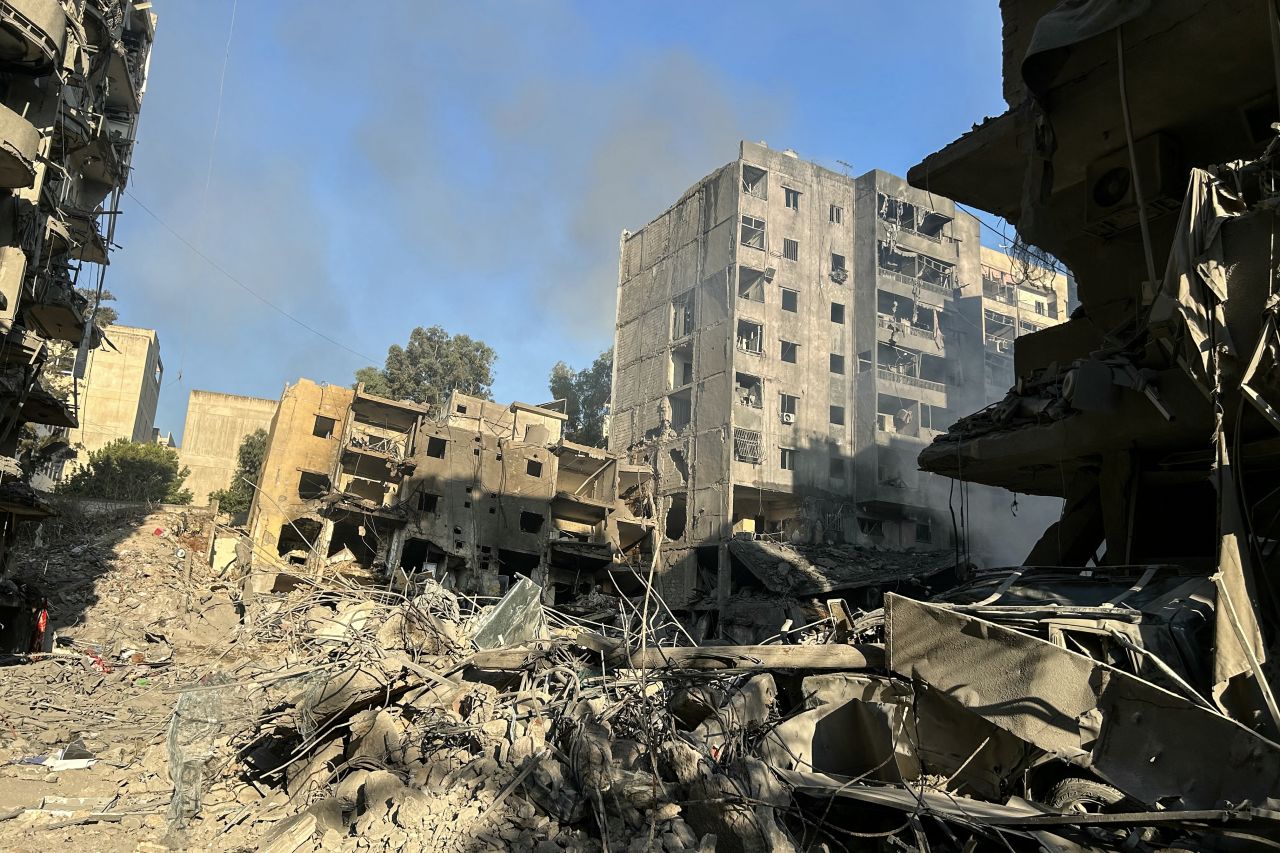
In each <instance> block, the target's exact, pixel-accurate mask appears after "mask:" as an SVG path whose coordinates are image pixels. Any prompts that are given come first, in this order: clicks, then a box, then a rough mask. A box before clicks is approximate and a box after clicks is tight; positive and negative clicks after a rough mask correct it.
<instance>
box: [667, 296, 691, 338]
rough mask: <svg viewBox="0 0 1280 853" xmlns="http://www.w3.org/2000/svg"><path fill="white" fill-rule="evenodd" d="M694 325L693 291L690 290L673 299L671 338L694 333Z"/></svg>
mask: <svg viewBox="0 0 1280 853" xmlns="http://www.w3.org/2000/svg"><path fill="white" fill-rule="evenodd" d="M693 326H694V323H693V291H692V290H690V291H688V292H686V293H682V294H680V295H679V296H677V297H676V298H675V299H673V300H671V339H672V340H677V339H679V338H683V337H686V336H688V335H691V334H693Z"/></svg>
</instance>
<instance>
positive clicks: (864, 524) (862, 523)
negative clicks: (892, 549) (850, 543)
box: [858, 518, 884, 536]
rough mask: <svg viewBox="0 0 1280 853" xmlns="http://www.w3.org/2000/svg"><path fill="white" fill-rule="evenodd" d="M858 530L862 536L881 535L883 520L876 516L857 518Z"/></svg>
mask: <svg viewBox="0 0 1280 853" xmlns="http://www.w3.org/2000/svg"><path fill="white" fill-rule="evenodd" d="M858 530H859V532H861V533H862V534H863V535H864V536H883V535H884V522H883V521H881V520H880V519H878V518H859V519H858Z"/></svg>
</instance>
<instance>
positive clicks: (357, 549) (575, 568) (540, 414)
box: [248, 379, 652, 595]
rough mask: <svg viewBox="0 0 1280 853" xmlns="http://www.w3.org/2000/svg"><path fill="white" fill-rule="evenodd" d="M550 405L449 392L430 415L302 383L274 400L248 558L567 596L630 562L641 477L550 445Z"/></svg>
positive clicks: (359, 392)
mask: <svg viewBox="0 0 1280 853" xmlns="http://www.w3.org/2000/svg"><path fill="white" fill-rule="evenodd" d="M565 420H566V415H565V414H564V412H563V411H561V410H558V409H556V408H554V407H552V406H551V405H546V406H534V405H529V404H526V403H511V404H510V405H500V404H497V403H494V402H492V401H489V400H484V399H481V398H479V397H474V396H469V395H466V394H462V393H460V392H454V393H452V394H451V395H450V397H449V399H448V402H447V404H446V406H445V407H444V408H443V410H441V411H439V412H432V411H431V410H429V409H428V408H426V407H424V406H421V405H418V404H415V403H411V402H407V401H396V400H390V399H387V398H384V397H379V396H376V395H373V394H370V393H368V392H367V391H365V390H364V388H363V386H357V387H356V388H355V389H354V390H353V389H350V388H344V387H339V386H333V385H319V384H316V383H314V382H311V381H309V380H305V379H304V380H301V381H299V382H298V383H296V384H294V385H291V386H289V387H287V388H285V390H284V393H283V395H282V396H281V399H280V404H279V406H278V408H277V410H276V415H275V418H274V419H273V420H272V423H271V430H270V438H269V442H268V449H267V454H266V459H265V462H264V464H263V469H262V473H261V475H260V477H259V484H258V485H259V488H258V490H257V493H256V496H255V498H254V502H253V506H252V508H251V510H250V514H249V521H248V529H249V535H250V538H251V539H252V540H253V543H254V546H255V548H256V549H257V550H258V552H259V553H262V554H264V555H268V556H269V557H273V558H278V559H279V560H280V561H283V562H285V563H297V564H303V565H306V566H309V567H311V568H323V567H324V566H326V565H329V564H331V563H339V562H340V563H344V564H346V568H347V570H349V571H358V569H357V568H356V567H359V569H364V570H368V571H369V572H370V573H373V574H378V575H389V576H391V577H392V578H394V579H398V580H399V581H401V582H408V581H412V580H413V579H414V578H416V577H427V576H429V577H433V578H435V579H436V580H438V581H442V582H445V583H447V584H448V585H450V586H452V587H454V588H457V589H459V590H463V591H466V592H470V593H477V594H485V595H493V594H497V593H498V592H500V591H503V590H505V589H506V588H507V587H508V586H509V584H510V582H511V581H512V579H513V578H514V577H515V576H516V575H517V574H519V575H523V576H526V577H529V578H530V579H532V580H533V581H534V582H536V583H537V584H539V585H540V586H542V587H544V588H545V589H548V590H550V591H551V594H552V595H570V594H576V593H578V592H581V591H584V590H586V589H593V588H595V586H596V583H597V578H596V576H597V574H598V573H599V572H601V571H602V570H606V569H609V568H610V567H612V566H614V565H615V564H628V565H629V564H633V563H637V562H638V561H639V560H641V559H642V557H641V555H640V553H639V552H640V549H641V546H642V544H643V543H645V542H646V541H647V539H648V534H649V531H650V530H651V528H652V523H651V522H650V521H648V520H646V519H645V518H644V516H645V512H646V507H647V502H646V495H647V494H648V492H647V486H648V483H649V480H650V472H649V469H648V468H645V467H643V466H635V465H628V464H626V463H625V462H624V460H623V459H621V458H620V457H619V456H618V455H617V454H613V453H609V452H608V451H605V450H601V449H599V448H593V447H587V446H585V445H581V444H576V443H574V442H572V441H569V440H567V439H565V438H564V437H563V425H564V422H565Z"/></svg>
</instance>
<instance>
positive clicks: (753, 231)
mask: <svg viewBox="0 0 1280 853" xmlns="http://www.w3.org/2000/svg"><path fill="white" fill-rule="evenodd" d="M764 227H765V226H764V220H763V219H757V218H756V217H754V216H745V215H744V216H743V217H742V237H741V242H742V245H744V246H750V247H751V248H753V249H763V248H764Z"/></svg>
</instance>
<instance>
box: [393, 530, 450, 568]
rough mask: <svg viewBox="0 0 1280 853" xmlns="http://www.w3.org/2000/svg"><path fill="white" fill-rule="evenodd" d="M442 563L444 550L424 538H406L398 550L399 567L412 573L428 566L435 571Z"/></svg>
mask: <svg viewBox="0 0 1280 853" xmlns="http://www.w3.org/2000/svg"><path fill="white" fill-rule="evenodd" d="M443 563H444V552H443V551H441V550H440V549H439V548H437V547H436V546H435V545H433V544H432V543H430V542H428V541H427V540H426V539H412V538H410V539H406V540H404V548H403V549H401V551H400V568H402V569H404V571H405V572H407V573H409V574H413V573H415V572H421V571H424V570H426V569H428V568H430V569H431V570H432V572H433V574H434V573H435V570H436V568H437V567H439V566H442V565H443Z"/></svg>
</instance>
